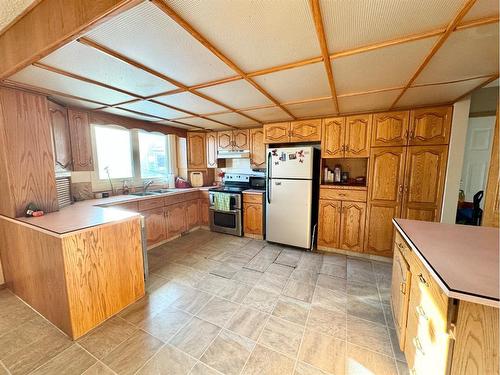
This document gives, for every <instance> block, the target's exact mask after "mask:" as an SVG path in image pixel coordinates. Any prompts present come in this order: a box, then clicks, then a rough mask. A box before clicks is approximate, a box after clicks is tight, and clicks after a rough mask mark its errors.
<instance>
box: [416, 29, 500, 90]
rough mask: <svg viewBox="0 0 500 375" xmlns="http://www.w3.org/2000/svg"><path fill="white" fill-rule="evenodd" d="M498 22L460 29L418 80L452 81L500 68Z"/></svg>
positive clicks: (429, 81)
mask: <svg viewBox="0 0 500 375" xmlns="http://www.w3.org/2000/svg"><path fill="white" fill-rule="evenodd" d="M498 43H499V40H498V23H494V24H490V25H485V26H480V27H474V28H470V29H465V30H460V31H456V32H454V33H453V34H451V35H450V37H449V38H448V40H446V42H445V43H444V44H443V46H442V47H441V48H440V49H439V50H438V52H437V53H436V54H435V55H434V57H433V58H432V59H431V61H430V62H429V64H428V65H427V66H426V67H425V69H424V70H423V71H422V73H421V74H420V75H419V76H418V77H417V79H416V81H415V83H437V82H449V81H453V80H458V79H464V78H472V77H477V76H481V75H485V74H491V75H493V74H495V73H497V72H498Z"/></svg>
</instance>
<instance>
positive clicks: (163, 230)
mask: <svg viewBox="0 0 500 375" xmlns="http://www.w3.org/2000/svg"><path fill="white" fill-rule="evenodd" d="M141 214H142V215H143V216H144V222H145V225H146V239H147V245H148V246H151V245H154V244H156V243H158V242H162V241H165V240H166V239H167V227H166V225H165V212H164V209H163V207H160V208H154V209H152V210H147V211H142V212H141Z"/></svg>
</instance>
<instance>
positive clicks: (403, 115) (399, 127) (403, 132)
mask: <svg viewBox="0 0 500 375" xmlns="http://www.w3.org/2000/svg"><path fill="white" fill-rule="evenodd" d="M409 117H410V112H409V111H400V112H385V113H375V114H374V115H373V123H372V132H371V134H372V139H371V147H387V146H406V144H407V143H408V125H409V120H410V118H409Z"/></svg>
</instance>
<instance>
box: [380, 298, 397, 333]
mask: <svg viewBox="0 0 500 375" xmlns="http://www.w3.org/2000/svg"><path fill="white" fill-rule="evenodd" d="M382 309H383V310H384V316H385V321H386V323H387V326H388V327H389V328H391V329H396V326H395V325H394V318H393V316H392V307H391V305H386V304H384V303H383V304H382Z"/></svg>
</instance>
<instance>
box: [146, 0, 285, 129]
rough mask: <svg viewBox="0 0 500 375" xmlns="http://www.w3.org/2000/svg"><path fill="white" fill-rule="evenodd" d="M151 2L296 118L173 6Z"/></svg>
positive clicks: (153, 0)
mask: <svg viewBox="0 0 500 375" xmlns="http://www.w3.org/2000/svg"><path fill="white" fill-rule="evenodd" d="M151 2H152V3H153V4H154V5H156V6H157V7H158V8H159V9H160V10H161V11H163V12H164V13H165V14H166V15H168V16H169V17H170V18H171V19H172V20H173V21H175V22H176V23H177V24H178V25H179V26H181V27H182V28H183V29H184V30H186V31H187V32H188V33H189V34H191V36H192V37H193V38H195V39H196V40H198V41H199V42H200V43H201V44H202V45H203V46H204V47H205V48H207V49H208V50H209V51H210V52H212V53H213V54H214V55H215V56H217V57H218V58H219V59H220V60H221V61H222V62H224V63H225V64H226V65H227V66H229V67H230V68H231V69H232V70H234V71H235V72H236V73H237V74H239V75H240V76H241V77H242V78H243V79H244V80H245V81H247V82H248V83H249V84H251V85H252V86H253V87H254V88H255V89H257V90H258V91H260V93H261V94H262V95H264V96H265V97H266V98H268V99H269V100H270V101H272V102H273V103H274V104H276V105H277V106H278V107H280V108H281V109H282V110H283V111H285V112H286V113H287V114H288V115H289V116H291V117H292V118H293V119H295V116H294V115H292V113H291V112H289V111H288V110H287V109H286V108H285V107H283V106H282V105H281V104H280V103H279V102H278V101H277V100H276V99H275V98H274V97H272V96H271V95H270V94H269V93H268V92H267V91H266V90H264V89H263V88H262V87H261V86H260V85H259V84H258V83H257V82H255V81H254V80H253V79H251V77H249V76H248V75H247V74H246V73H245V72H244V71H243V70H241V68H240V67H238V66H237V65H236V64H235V63H234V62H233V61H232V60H231V59H229V58H228V57H227V56H226V55H224V54H223V53H222V52H221V51H219V50H218V49H217V48H216V47H215V46H214V45H213V44H212V43H210V42H209V41H208V40H207V39H206V38H205V37H204V36H203V35H201V34H200V33H199V32H198V31H197V30H195V29H194V28H193V27H192V26H191V25H190V24H189V23H188V22H187V21H186V20H184V19H183V18H182V17H181V16H180V15H179V14H177V13H176V12H175V11H174V10H173V9H172V8H170V7H169V6H168V5H167V4H166V3H165V2H164V1H163V0H151Z"/></svg>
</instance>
